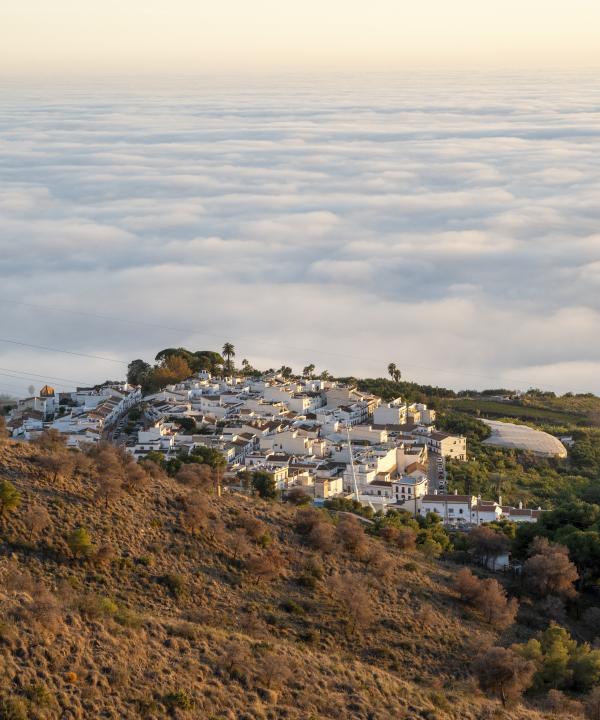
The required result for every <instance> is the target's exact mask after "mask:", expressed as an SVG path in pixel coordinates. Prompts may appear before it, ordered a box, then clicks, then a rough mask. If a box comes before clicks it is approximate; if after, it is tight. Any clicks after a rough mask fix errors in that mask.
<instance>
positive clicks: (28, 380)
mask: <svg viewBox="0 0 600 720" xmlns="http://www.w3.org/2000/svg"><path fill="white" fill-rule="evenodd" d="M0 375H1V376H2V377H7V378H12V379H13V380H19V381H20V382H21V383H22V384H23V385H24V384H25V383H28V384H29V385H33V384H34V379H33V378H28V377H25V376H20V375H11V374H9V373H3V372H0ZM53 385H56V387H58V388H70V387H72V385H70V384H69V385H65V384H64V383H55V382H53Z"/></svg>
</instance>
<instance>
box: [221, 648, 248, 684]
mask: <svg viewBox="0 0 600 720" xmlns="http://www.w3.org/2000/svg"><path fill="white" fill-rule="evenodd" d="M223 651H224V652H223V655H222V657H221V663H220V664H221V667H222V669H223V670H224V671H225V672H226V673H228V675H230V677H232V678H237V679H239V678H242V677H244V676H245V675H246V670H247V667H248V665H249V664H250V653H249V652H248V648H247V647H246V646H245V645H243V644H242V643H241V642H239V641H237V640H231V641H229V642H227V643H226V644H225V646H224V648H223Z"/></svg>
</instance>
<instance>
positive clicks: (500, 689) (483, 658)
mask: <svg viewBox="0 0 600 720" xmlns="http://www.w3.org/2000/svg"><path fill="white" fill-rule="evenodd" d="M474 670H475V675H476V676H477V679H478V681H479V686H480V687H481V689H482V690H483V691H484V692H487V693H489V694H491V695H496V696H497V697H499V698H500V700H501V702H502V705H503V706H506V705H507V704H508V703H509V702H514V701H516V700H518V699H519V698H520V697H521V695H522V694H523V693H524V692H525V690H527V689H528V688H529V687H531V684H532V682H533V676H534V674H535V665H534V663H532V662H530V661H527V660H525V659H524V658H522V657H521V656H520V655H517V653H515V652H513V651H512V650H510V649H508V648H501V647H494V648H491V649H490V650H487V651H486V652H484V653H482V654H481V655H479V656H478V657H477V658H476V659H475V663H474Z"/></svg>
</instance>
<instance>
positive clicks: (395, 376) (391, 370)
mask: <svg viewBox="0 0 600 720" xmlns="http://www.w3.org/2000/svg"><path fill="white" fill-rule="evenodd" d="M387 369H388V374H389V376H390V377H391V378H392V380H393V381H394V382H398V381H399V380H400V378H401V377H402V373H401V372H400V370H398V368H397V367H396V363H393V362H391V363H390V364H389V365H388V367H387Z"/></svg>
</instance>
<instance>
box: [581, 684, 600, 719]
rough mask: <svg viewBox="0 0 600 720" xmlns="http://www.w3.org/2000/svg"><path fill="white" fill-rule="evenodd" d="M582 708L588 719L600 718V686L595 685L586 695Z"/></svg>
mask: <svg viewBox="0 0 600 720" xmlns="http://www.w3.org/2000/svg"><path fill="white" fill-rule="evenodd" d="M584 709H585V716H586V718H588V720H600V686H599V687H595V688H594V689H593V690H592V691H591V692H590V694H589V695H588V696H587V697H586V699H585V701H584Z"/></svg>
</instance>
